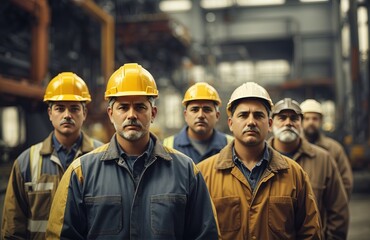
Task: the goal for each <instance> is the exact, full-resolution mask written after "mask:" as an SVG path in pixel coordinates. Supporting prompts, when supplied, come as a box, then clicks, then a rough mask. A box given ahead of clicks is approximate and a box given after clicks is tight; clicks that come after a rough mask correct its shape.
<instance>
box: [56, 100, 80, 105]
mask: <svg viewBox="0 0 370 240" xmlns="http://www.w3.org/2000/svg"><path fill="white" fill-rule="evenodd" d="M52 104H53V105H56V106H81V105H82V102H78V101H58V102H52Z"/></svg>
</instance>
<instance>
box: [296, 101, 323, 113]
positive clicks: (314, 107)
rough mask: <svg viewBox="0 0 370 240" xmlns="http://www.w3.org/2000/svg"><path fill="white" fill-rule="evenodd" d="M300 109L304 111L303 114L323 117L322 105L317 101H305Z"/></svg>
mask: <svg viewBox="0 0 370 240" xmlns="http://www.w3.org/2000/svg"><path fill="white" fill-rule="evenodd" d="M300 107H301V109H302V113H303V114H305V113H307V112H312V113H319V114H321V115H322V114H323V110H322V106H321V104H320V103H319V102H318V101H316V100H315V99H306V100H305V101H303V102H302V103H301V106H300Z"/></svg>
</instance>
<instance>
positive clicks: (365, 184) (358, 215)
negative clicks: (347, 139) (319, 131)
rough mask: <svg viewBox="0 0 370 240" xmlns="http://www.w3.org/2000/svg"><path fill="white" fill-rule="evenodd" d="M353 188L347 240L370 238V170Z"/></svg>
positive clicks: (0, 185) (2, 179)
mask: <svg viewBox="0 0 370 240" xmlns="http://www.w3.org/2000/svg"><path fill="white" fill-rule="evenodd" d="M354 179H355V188H354V193H353V194H352V198H351V201H350V205H349V207H350V214H351V215H350V226H349V232H348V240H369V239H370V172H369V173H354ZM6 184H7V177H6V176H4V175H3V174H1V175H0V191H1V190H4V189H5V187H6ZM4 194H5V193H4V192H2V191H1V192H0V217H1V216H2V212H3V205H4Z"/></svg>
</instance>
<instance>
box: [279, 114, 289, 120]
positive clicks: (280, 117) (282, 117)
mask: <svg viewBox="0 0 370 240" xmlns="http://www.w3.org/2000/svg"><path fill="white" fill-rule="evenodd" d="M286 118H287V116H285V115H278V119H279V120H280V121H285V119H286Z"/></svg>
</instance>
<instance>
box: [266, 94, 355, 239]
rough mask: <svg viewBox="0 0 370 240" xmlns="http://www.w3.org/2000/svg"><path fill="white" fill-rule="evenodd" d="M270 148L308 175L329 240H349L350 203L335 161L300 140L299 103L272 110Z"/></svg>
mask: <svg viewBox="0 0 370 240" xmlns="http://www.w3.org/2000/svg"><path fill="white" fill-rule="evenodd" d="M272 118H273V125H272V130H273V135H274V136H273V137H272V138H270V139H269V143H270V145H271V146H272V147H273V148H274V149H275V150H277V151H279V152H280V153H282V154H284V155H285V156H288V157H290V158H292V159H294V160H295V161H296V162H297V163H299V164H300V165H301V166H302V168H303V169H304V170H305V171H306V172H307V174H308V176H309V178H310V181H311V185H312V188H313V191H314V193H315V197H316V202H317V206H318V208H319V210H320V215H321V220H322V225H323V236H324V238H325V239H346V237H347V231H348V225H349V208H348V199H347V196H346V192H345V188H344V185H343V182H342V179H341V177H340V175H339V171H338V169H337V166H336V163H335V161H334V159H333V158H332V157H331V156H330V155H329V153H328V152H327V151H325V150H324V149H322V148H320V147H317V146H315V145H313V144H310V143H309V142H308V141H307V140H305V139H304V138H303V137H301V136H300V133H301V131H302V111H301V108H300V106H299V104H298V102H296V101H294V100H292V99H291V98H285V99H283V100H281V101H279V102H278V103H276V105H275V106H274V108H273V110H272Z"/></svg>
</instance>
